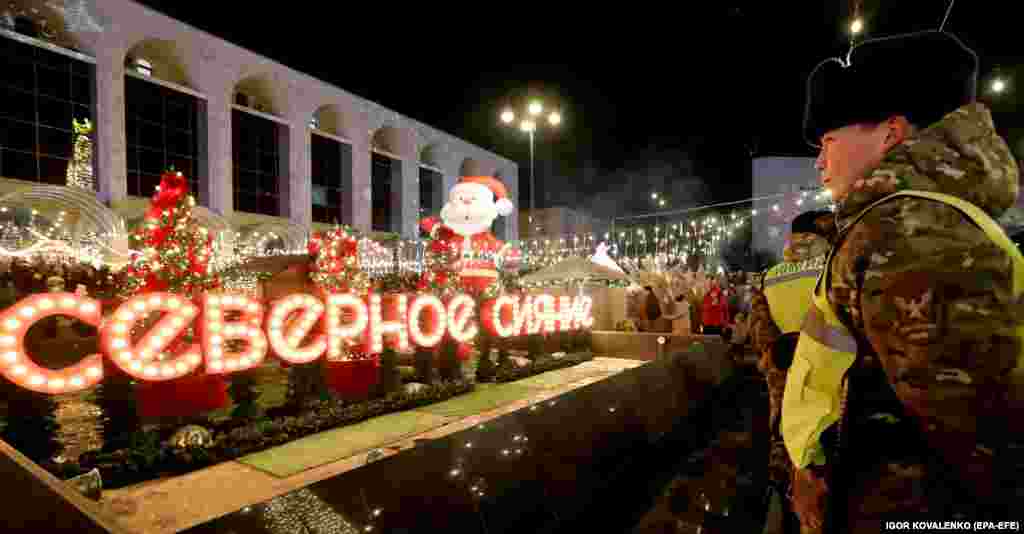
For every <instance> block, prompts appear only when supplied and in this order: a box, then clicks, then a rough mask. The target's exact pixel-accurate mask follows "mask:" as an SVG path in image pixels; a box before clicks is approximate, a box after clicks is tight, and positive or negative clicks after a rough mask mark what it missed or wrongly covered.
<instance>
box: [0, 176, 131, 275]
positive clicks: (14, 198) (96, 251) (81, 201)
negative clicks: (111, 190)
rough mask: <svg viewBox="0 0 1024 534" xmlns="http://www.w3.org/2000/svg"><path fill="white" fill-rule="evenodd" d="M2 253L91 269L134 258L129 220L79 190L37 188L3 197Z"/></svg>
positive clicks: (0, 205) (0, 200)
mask: <svg viewBox="0 0 1024 534" xmlns="http://www.w3.org/2000/svg"><path fill="white" fill-rule="evenodd" d="M0 221H2V225H3V226H2V236H0V241H2V243H0V250H2V251H3V252H5V253H7V254H10V255H31V254H34V253H36V252H40V251H44V250H45V251H47V252H51V253H57V254H63V255H67V256H75V257H77V258H78V259H79V260H81V261H83V262H86V263H93V264H96V263H107V264H115V265H116V264H123V263H125V262H127V260H128V257H129V255H130V250H129V248H128V231H127V230H126V228H125V223H124V220H123V219H122V218H121V217H120V216H119V215H117V214H116V213H114V212H113V211H112V210H111V209H110V208H108V207H106V206H105V205H103V203H101V202H100V201H98V200H97V199H96V196H95V195H94V194H92V193H89V192H87V191H83V190H81V189H77V188H70V187H63V186H53V185H37V186H32V187H28V188H25V189H22V190H19V191H15V192H13V193H8V194H7V195H4V196H3V197H0Z"/></svg>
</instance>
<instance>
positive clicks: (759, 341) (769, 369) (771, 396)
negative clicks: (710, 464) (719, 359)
mask: <svg viewBox="0 0 1024 534" xmlns="http://www.w3.org/2000/svg"><path fill="white" fill-rule="evenodd" d="M834 231H835V216H834V215H833V214H832V213H831V212H828V211H809V212H806V213H802V214H800V215H799V216H798V217H796V218H795V219H794V220H793V223H792V225H791V228H790V234H789V237H788V239H787V240H786V246H785V247H784V248H783V251H782V257H783V263H781V264H779V265H776V266H774V267H772V268H771V269H769V270H768V271H765V272H764V273H762V276H761V283H760V284H758V285H757V286H756V288H755V289H754V290H753V296H752V299H751V336H752V338H753V346H754V350H755V351H756V352H757V354H759V355H760V356H761V357H760V359H759V360H758V362H757V368H758V369H759V370H760V371H761V373H762V374H764V377H765V381H766V382H767V385H768V402H769V418H768V421H769V423H768V425H769V426H768V432H769V439H768V442H769V458H768V480H769V482H770V484H771V485H772V488H773V489H774V490H775V491H776V492H777V494H778V495H780V496H785V495H787V494H788V493H789V481H790V479H791V477H792V469H793V464H792V463H791V462H790V461H789V456H788V455H787V453H786V448H785V446H784V445H783V443H782V436H781V435H780V434H779V430H778V427H779V424H778V421H779V412H780V410H781V408H782V393H783V390H784V389H785V386H786V369H787V368H788V363H785V362H787V361H790V360H792V357H793V354H792V353H793V350H795V349H796V342H795V341H796V337H795V336H796V335H797V332H798V330H799V327H800V323H799V320H797V318H796V316H799V315H802V314H803V313H806V310H807V308H808V307H809V306H810V299H811V289H810V288H809V287H808V284H807V283H806V282H810V283H813V281H814V279H815V278H816V277H817V275H818V273H820V271H821V265H823V264H824V261H825V256H826V254H827V253H828V250H829V246H830V244H829V242H830V239H831V236H832V235H833V234H834ZM805 281H806V282H805ZM772 284H777V285H776V286H775V288H774V289H773V291H774V292H773V293H772V296H771V298H769V295H768V293H767V292H766V291H765V290H764V289H765V286H766V285H767V286H768V287H771V286H772ZM789 286H792V287H789ZM771 302H774V303H775V304H774V308H775V309H774V313H775V315H776V317H775V318H773V316H772V315H773V306H772V304H771ZM783 306H789V307H790V309H785V310H783V309H779V308H782V307H783ZM790 315H794V317H792V318H790V317H789V316H790ZM784 318H785V319H787V320H783V319H784ZM776 319H779V320H783V324H781V325H780V324H779V321H777V320H776ZM787 323H790V324H787ZM783 328H785V330H786V332H784V331H783ZM784 334H785V335H784ZM787 508H788V507H787V506H785V505H784V506H782V510H783V515H784V516H786V519H785V520H786V521H788V520H789V511H788V510H787Z"/></svg>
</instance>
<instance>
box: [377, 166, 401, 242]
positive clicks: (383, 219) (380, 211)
mask: <svg viewBox="0 0 1024 534" xmlns="http://www.w3.org/2000/svg"><path fill="white" fill-rule="evenodd" d="M371 160H372V164H371V165H370V167H371V175H370V183H371V190H370V195H371V197H372V203H373V216H372V228H373V231H375V232H394V231H395V226H396V225H395V224H394V222H395V221H394V220H393V216H392V214H393V213H394V211H393V210H394V207H393V206H392V205H391V201H392V199H391V190H392V184H397V183H401V181H400V180H401V172H402V164H401V163H402V162H400V161H398V160H393V159H391V158H389V157H387V156H384V155H382V154H378V153H376V152H374V153H373V154H371Z"/></svg>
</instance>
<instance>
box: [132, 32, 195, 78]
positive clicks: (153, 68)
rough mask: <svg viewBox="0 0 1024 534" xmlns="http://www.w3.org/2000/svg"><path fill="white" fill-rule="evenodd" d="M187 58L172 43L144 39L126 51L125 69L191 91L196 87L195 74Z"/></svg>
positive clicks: (163, 40)
mask: <svg viewBox="0 0 1024 534" xmlns="http://www.w3.org/2000/svg"><path fill="white" fill-rule="evenodd" d="M187 57H188V54H186V53H183V51H182V50H181V47H180V46H179V45H178V44H177V43H176V42H174V41H171V40H168V39H151V38H146V39H142V40H141V41H139V42H137V43H135V44H134V45H132V46H131V47H130V48H129V49H128V52H127V53H126V54H125V69H126V70H128V71H132V72H135V73H136V74H141V75H143V76H152V77H153V78H157V79H159V80H163V81H166V82H171V83H173V84H176V85H181V86H184V87H188V88H190V89H191V88H195V86H196V83H195V82H196V73H195V72H193V70H192V68H191V66H190V65H189V64H188V62H187V60H186V59H185V58H187ZM147 67H148V72H147Z"/></svg>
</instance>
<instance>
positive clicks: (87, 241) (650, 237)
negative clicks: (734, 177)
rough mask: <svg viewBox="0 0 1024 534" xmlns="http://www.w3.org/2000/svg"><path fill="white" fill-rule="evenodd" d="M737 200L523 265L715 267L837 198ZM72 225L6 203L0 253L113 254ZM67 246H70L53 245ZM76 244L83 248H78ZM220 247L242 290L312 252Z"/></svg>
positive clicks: (561, 244)
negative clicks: (254, 265) (759, 233)
mask: <svg viewBox="0 0 1024 534" xmlns="http://www.w3.org/2000/svg"><path fill="white" fill-rule="evenodd" d="M729 205H732V206H743V209H739V208H732V209H729V208H724V209H723V207H722V205H715V206H706V207H697V208H692V209H689V210H685V211H683V212H671V213H654V214H648V215H643V216H639V217H636V218H634V219H631V220H623V223H617V224H616V226H615V228H614V230H609V231H606V232H604V233H591V232H586V233H576V234H569V235H562V236H545V237H543V238H534V239H527V240H523V241H521V242H519V243H517V245H518V247H519V248H520V250H521V252H522V257H521V260H520V263H519V266H520V268H523V269H526V270H536V269H540V268H543V267H547V266H549V265H553V264H555V263H558V262H561V261H564V260H566V259H569V258H572V257H589V256H592V255H593V254H594V253H595V251H596V249H597V247H598V246H599V245H600V244H602V243H604V244H605V245H606V246H607V248H608V254H609V256H610V257H612V258H613V259H614V260H615V261H616V262H618V263H619V264H621V265H622V266H623V267H627V268H628V267H630V266H636V265H639V264H640V263H644V262H646V263H651V262H653V263H655V264H658V265H661V266H662V267H665V266H668V265H672V264H678V263H680V262H682V263H685V262H687V261H688V260H689V259H690V258H692V257H694V256H696V257H698V258H700V261H701V262H703V264H704V265H705V267H711V268H713V267H718V265H719V262H720V255H721V252H722V250H723V248H725V247H726V246H727V245H729V244H730V243H731V242H732V240H733V239H735V238H737V237H739V235H740V232H741V230H743V229H744V227H745V226H747V225H749V224H751V223H752V222H753V221H755V220H756V221H758V223H757V224H764V225H766V226H767V227H768V228H769V230H771V229H772V228H775V229H776V231H777V232H778V233H779V234H785V233H786V231H785V230H786V228H787V227H788V223H789V221H791V220H792V218H793V217H795V216H796V215H797V214H799V213H801V212H803V211H807V210H811V209H831V208H832V207H833V206H832V203H831V198H830V196H829V195H828V193H827V192H825V191H822V190H806V191H800V192H796V193H787V194H779V195H771V196H767V197H758V198H751V199H747V200H744V201H738V202H734V203H729ZM71 226H72V225H69V224H68V223H67V213H66V212H65V211H60V212H57V213H56V214H55V215H51V216H50V217H43V216H41V215H40V213H39V211H38V210H36V209H26V208H18V207H7V206H0V253H2V254H4V255H6V256H20V257H26V258H27V257H30V256H32V255H38V254H46V255H48V256H49V257H50V260H51V261H52V260H53V259H57V258H56V256H60V258H61V259H63V260H64V261H67V262H82V263H88V264H94V265H95V264H99V263H102V261H103V258H104V257H105V253H106V250H105V245H104V243H105V242H106V241H109V240H107V239H106V238H105V237H103V236H99V235H93V234H94V233H95V232H93V233H89V232H84V233H82V234H81V235H76V234H75V231H74V230H73V229H72V228H71ZM773 237H776V236H773ZM60 243H63V244H65V246H64V247H63V248H61V247H55V246H49V245H52V244H60ZM71 243H74V244H75V246H73V247H72V246H70V244H71ZM427 245H428V241H426V240H422V239H399V240H394V241H390V242H383V243H382V242H378V241H374V240H372V239H369V238H365V237H364V238H361V239H360V240H359V264H360V267H361V268H362V269H363V270H365V272H366V273H367V274H368V276H369V277H370V278H371V279H378V278H381V277H386V276H390V275H393V274H412V273H416V274H419V273H422V272H424V271H426V270H427V269H429V267H430V266H429V265H427V253H426V250H427ZM106 248H109V246H107V247H106ZM215 248H216V249H217V251H218V252H217V253H216V254H215V255H214V258H215V259H214V264H215V265H212V267H214V269H215V270H216V271H218V272H229V271H230V272H233V274H234V276H233V277H231V278H230V279H228V280H225V282H226V285H228V286H230V287H233V288H235V289H252V288H254V287H255V285H256V283H257V282H258V280H259V278H260V274H259V273H251V272H246V271H245V270H238V269H235V267H237V266H239V265H242V264H244V262H245V261H246V260H247V259H251V258H258V257H267V256H275V255H301V254H305V253H306V242H301V243H290V242H288V240H286V239H284V238H283V236H282V235H280V234H278V233H276V232H273V231H268V232H258V231H257V232H253V233H251V234H248V235H245V236H244V237H241V238H239V237H238V236H237V235H235V236H232V237H231V238H228V236H226V235H224V233H223V232H222V233H220V234H218V235H216V236H215ZM466 255H468V256H469V259H472V260H485V261H494V262H497V263H499V264H500V262H501V260H502V258H501V257H500V256H498V255H495V254H494V253H491V252H481V251H467V252H465V253H464V254H463V256H466ZM464 259H465V258H464ZM499 267H502V266H501V265H499ZM235 278H237V280H236V279H235ZM236 286H237V287H236Z"/></svg>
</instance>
